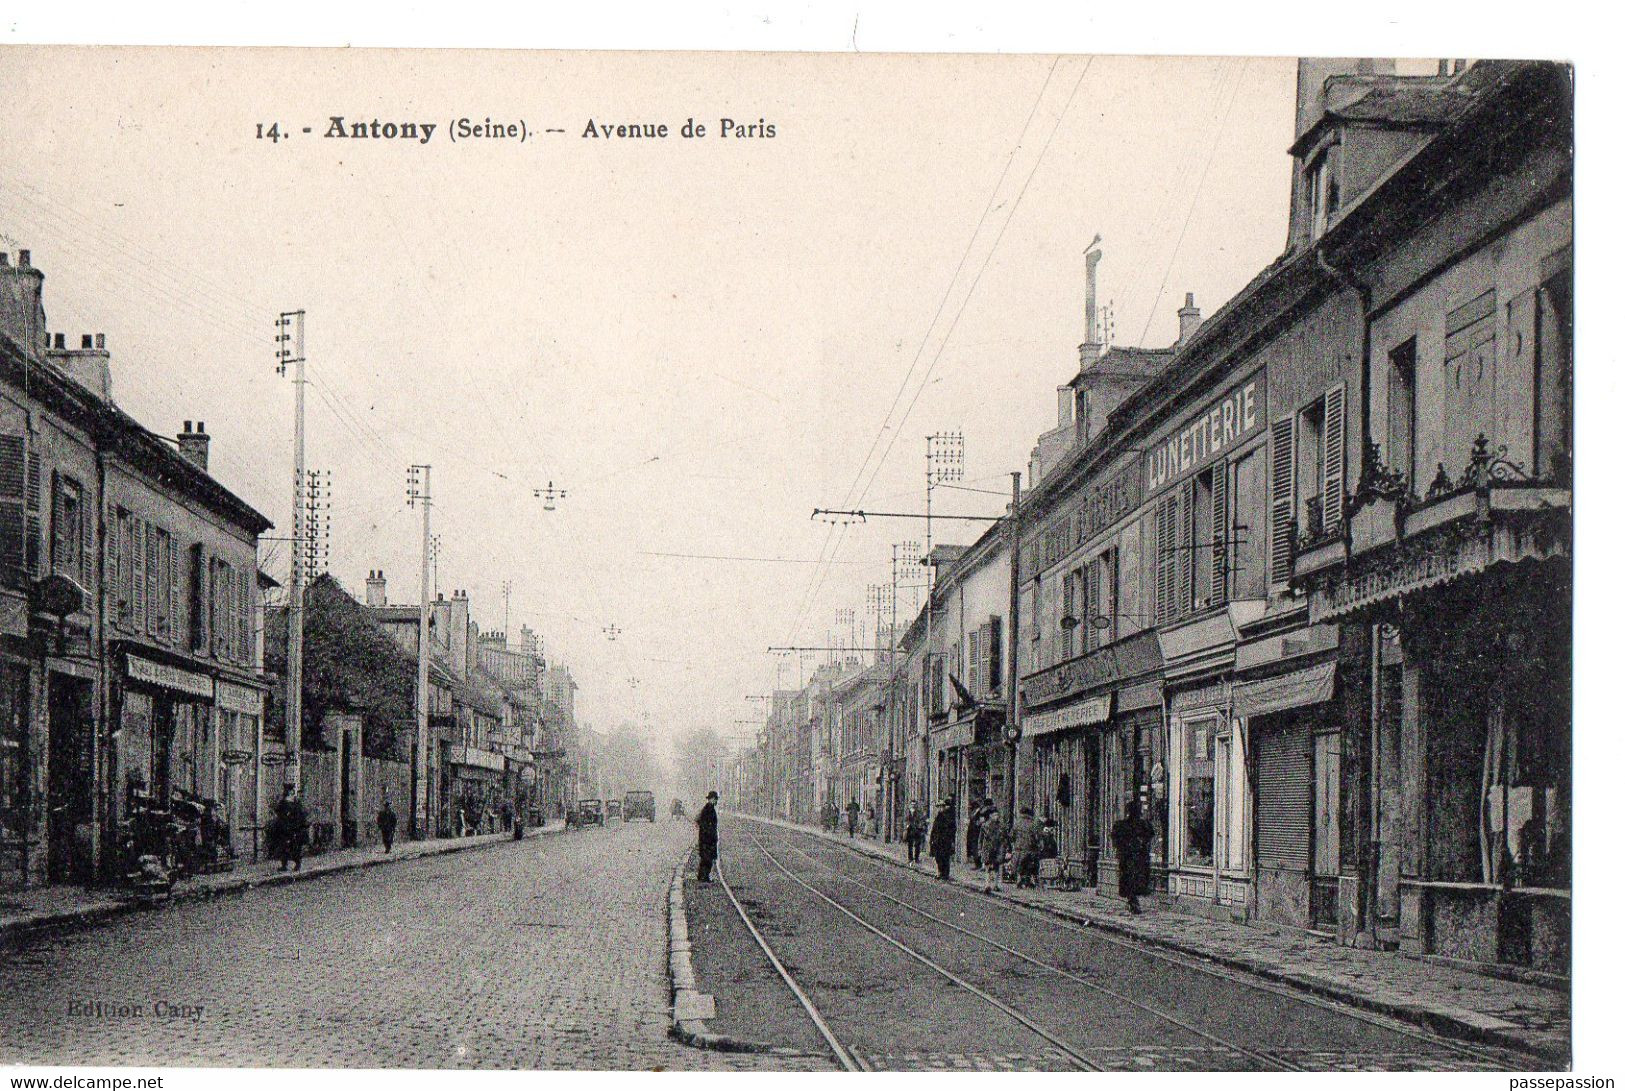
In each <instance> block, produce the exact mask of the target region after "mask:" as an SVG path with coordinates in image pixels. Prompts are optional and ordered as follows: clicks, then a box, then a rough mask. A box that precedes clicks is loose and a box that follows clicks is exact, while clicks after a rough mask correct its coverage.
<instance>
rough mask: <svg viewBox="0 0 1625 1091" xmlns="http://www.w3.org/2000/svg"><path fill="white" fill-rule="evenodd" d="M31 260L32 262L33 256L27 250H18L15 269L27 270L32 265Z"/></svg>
mask: <svg viewBox="0 0 1625 1091" xmlns="http://www.w3.org/2000/svg"><path fill="white" fill-rule="evenodd" d="M33 260H34V256H33V254H31V253H30V252H29V251H27V250H19V251H17V268H19V269H27V268H28V267H29V266H30V265H31V264H32V263H33Z"/></svg>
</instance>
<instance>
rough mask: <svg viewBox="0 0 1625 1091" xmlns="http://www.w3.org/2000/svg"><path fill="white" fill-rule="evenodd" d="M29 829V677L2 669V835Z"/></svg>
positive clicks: (14, 835)
mask: <svg viewBox="0 0 1625 1091" xmlns="http://www.w3.org/2000/svg"><path fill="white" fill-rule="evenodd" d="M27 830H28V675H27V674H26V673H24V672H21V671H17V670H14V669H12V668H10V667H0V834H5V835H6V836H9V837H22V836H24V835H25V834H26V833H27Z"/></svg>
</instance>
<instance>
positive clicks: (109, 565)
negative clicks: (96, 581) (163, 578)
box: [102, 504, 121, 623]
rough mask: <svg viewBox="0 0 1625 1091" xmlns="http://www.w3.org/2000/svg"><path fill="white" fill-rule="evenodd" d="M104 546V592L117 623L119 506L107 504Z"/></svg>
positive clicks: (103, 536) (109, 609)
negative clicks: (105, 557)
mask: <svg viewBox="0 0 1625 1091" xmlns="http://www.w3.org/2000/svg"><path fill="white" fill-rule="evenodd" d="M102 548H103V549H104V550H105V551H106V555H107V559H106V560H105V561H103V562H102V594H103V597H104V598H105V599H106V602H107V605H108V613H109V614H110V615H111V616H112V619H113V621H114V622H115V623H117V621H118V616H119V609H118V598H119V595H118V593H119V587H120V586H121V585H120V584H119V568H118V508H117V507H116V506H115V505H113V504H109V505H107V529H106V530H104V531H103V532H102Z"/></svg>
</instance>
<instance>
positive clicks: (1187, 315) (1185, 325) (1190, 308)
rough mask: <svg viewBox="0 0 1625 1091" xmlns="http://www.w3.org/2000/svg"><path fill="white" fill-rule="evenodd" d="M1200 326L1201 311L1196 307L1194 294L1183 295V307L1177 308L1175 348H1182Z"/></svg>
mask: <svg viewBox="0 0 1625 1091" xmlns="http://www.w3.org/2000/svg"><path fill="white" fill-rule="evenodd" d="M1201 324H1202V311H1201V308H1199V307H1198V306H1197V305H1196V293H1195V292H1186V293H1185V305H1184V306H1183V307H1181V308H1179V341H1178V342H1177V343H1176V344H1175V346H1174V347H1175V348H1179V347H1182V346H1183V345H1184V344H1185V343H1186V342H1187V341H1189V340H1190V339H1191V338H1192V337H1193V336H1194V335H1195V334H1196V329H1197V327H1198V326H1200V325H1201Z"/></svg>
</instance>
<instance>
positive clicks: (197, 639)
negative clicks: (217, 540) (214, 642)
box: [186, 542, 209, 652]
mask: <svg viewBox="0 0 1625 1091" xmlns="http://www.w3.org/2000/svg"><path fill="white" fill-rule="evenodd" d="M186 552H187V565H186V568H187V588H186V590H187V596H188V598H190V600H191V603H190V606H189V609H188V619H189V621H190V623H191V625H190V628H191V647H192V650H193V651H194V652H207V651H208V650H209V601H208V592H209V554H208V552H207V551H206V550H204V548H203V543H201V542H199V543H198V544H197V545H194V546H192V547H191V548H190V549H188V550H187V551H186Z"/></svg>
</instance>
